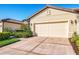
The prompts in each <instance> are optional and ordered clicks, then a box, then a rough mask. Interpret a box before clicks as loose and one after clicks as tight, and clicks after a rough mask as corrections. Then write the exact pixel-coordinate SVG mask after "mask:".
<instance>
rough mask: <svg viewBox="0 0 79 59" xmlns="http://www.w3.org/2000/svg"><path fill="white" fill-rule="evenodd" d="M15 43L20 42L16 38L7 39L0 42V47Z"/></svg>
mask: <svg viewBox="0 0 79 59" xmlns="http://www.w3.org/2000/svg"><path fill="white" fill-rule="evenodd" d="M17 41H20V40H18V39H17V38H9V39H6V40H2V41H0V47H3V46H6V45H9V44H11V43H14V42H17Z"/></svg>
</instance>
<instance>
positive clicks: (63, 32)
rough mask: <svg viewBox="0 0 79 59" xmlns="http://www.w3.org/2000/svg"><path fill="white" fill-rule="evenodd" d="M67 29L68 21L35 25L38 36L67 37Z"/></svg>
mask: <svg viewBox="0 0 79 59" xmlns="http://www.w3.org/2000/svg"><path fill="white" fill-rule="evenodd" d="M67 30H68V26H67V22H65V23H49V24H36V25H35V32H36V34H37V36H43V37H67Z"/></svg>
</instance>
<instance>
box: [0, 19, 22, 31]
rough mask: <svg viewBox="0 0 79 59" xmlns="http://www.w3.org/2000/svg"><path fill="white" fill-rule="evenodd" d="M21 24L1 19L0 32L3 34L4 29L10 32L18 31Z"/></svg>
mask: <svg viewBox="0 0 79 59" xmlns="http://www.w3.org/2000/svg"><path fill="white" fill-rule="evenodd" d="M21 25H22V22H21V21H17V20H13V19H9V18H7V19H2V20H1V21H0V32H3V31H4V30H5V29H10V30H13V31H15V30H20V29H21Z"/></svg>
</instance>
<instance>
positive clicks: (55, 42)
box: [0, 37, 75, 55]
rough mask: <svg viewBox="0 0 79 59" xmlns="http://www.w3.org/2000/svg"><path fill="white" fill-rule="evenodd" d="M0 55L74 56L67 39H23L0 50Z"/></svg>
mask: <svg viewBox="0 0 79 59" xmlns="http://www.w3.org/2000/svg"><path fill="white" fill-rule="evenodd" d="M0 54H1V55H75V52H74V50H73V48H72V46H71V44H70V42H69V40H68V39H54V38H47V37H45V38H44V37H31V38H24V39H21V41H19V42H17V43H14V44H11V45H8V46H5V47H2V48H0Z"/></svg>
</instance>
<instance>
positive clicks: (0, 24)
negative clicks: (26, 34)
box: [0, 22, 2, 32]
mask: <svg viewBox="0 0 79 59" xmlns="http://www.w3.org/2000/svg"><path fill="white" fill-rule="evenodd" d="M0 32H2V22H0Z"/></svg>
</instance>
